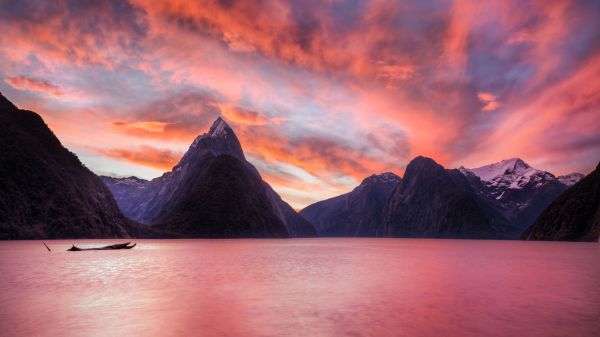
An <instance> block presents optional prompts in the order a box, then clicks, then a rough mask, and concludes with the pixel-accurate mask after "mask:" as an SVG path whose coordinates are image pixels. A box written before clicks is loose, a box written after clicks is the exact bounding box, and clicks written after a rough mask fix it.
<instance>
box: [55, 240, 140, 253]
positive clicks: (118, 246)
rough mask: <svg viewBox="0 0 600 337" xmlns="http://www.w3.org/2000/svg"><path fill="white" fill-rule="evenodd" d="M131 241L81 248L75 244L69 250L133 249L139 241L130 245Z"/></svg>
mask: <svg viewBox="0 0 600 337" xmlns="http://www.w3.org/2000/svg"><path fill="white" fill-rule="evenodd" d="M130 243H131V242H125V243H117V244H114V245H109V246H104V247H98V248H79V247H77V246H75V245H74V244H73V247H71V248H69V249H67V251H68V252H80V251H84V250H113V249H131V248H133V247H135V245H137V243H134V244H132V245H130Z"/></svg>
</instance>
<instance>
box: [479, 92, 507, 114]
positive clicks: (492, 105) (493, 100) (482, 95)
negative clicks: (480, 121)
mask: <svg viewBox="0 0 600 337" xmlns="http://www.w3.org/2000/svg"><path fill="white" fill-rule="evenodd" d="M477 97H478V98H479V100H480V101H481V102H482V103H484V104H485V105H484V106H483V108H481V111H494V110H496V109H498V108H499V107H500V105H501V104H500V102H498V97H496V95H494V94H492V93H489V92H478V93H477Z"/></svg>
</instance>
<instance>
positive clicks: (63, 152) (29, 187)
mask: <svg viewBox="0 0 600 337" xmlns="http://www.w3.org/2000/svg"><path fill="white" fill-rule="evenodd" d="M0 124H1V125H2V127H0V158H1V160H0V239H46V238H50V239H58V238H117V237H130V236H131V235H133V236H139V235H140V234H142V233H143V232H144V231H145V230H144V229H141V228H139V227H138V226H136V224H135V223H133V222H132V221H130V220H128V219H126V218H125V217H124V216H123V215H122V213H121V212H120V211H119V208H118V207H117V204H116V202H115V200H114V198H113V196H112V194H111V193H110V191H109V190H108V189H107V188H106V186H104V184H103V183H102V181H101V180H100V179H99V178H98V177H97V176H96V175H94V174H93V173H92V172H91V171H90V170H88V169H87V168H86V167H84V166H83V165H82V164H81V162H80V161H79V159H78V158H77V157H76V156H75V155H74V154H73V153H71V152H69V151H68V150H67V149H66V148H64V147H63V146H62V145H61V143H60V141H59V140H58V139H57V138H56V137H55V136H54V134H53V133H52V131H51V130H50V129H49V128H48V126H46V124H45V123H44V121H43V120H42V118H41V117H40V116H39V115H38V114H36V113H35V112H31V111H26V110H20V109H17V108H16V107H15V106H14V105H13V104H12V103H11V102H9V101H8V100H7V99H6V98H5V97H4V96H2V95H1V94H0Z"/></svg>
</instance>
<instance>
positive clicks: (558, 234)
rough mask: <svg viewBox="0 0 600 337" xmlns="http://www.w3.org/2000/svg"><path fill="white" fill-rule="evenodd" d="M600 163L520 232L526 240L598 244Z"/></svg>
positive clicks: (599, 225)
mask: <svg viewBox="0 0 600 337" xmlns="http://www.w3.org/2000/svg"><path fill="white" fill-rule="evenodd" d="M599 237H600V164H598V166H597V167H596V169H595V170H594V171H593V172H592V173H590V174H589V175H588V176H586V177H585V178H583V179H581V181H579V182H578V183H576V184H575V185H573V186H572V187H571V188H569V189H568V190H567V191H565V192H564V193H563V194H561V195H560V196H559V197H558V198H557V199H556V200H554V202H552V203H551V204H550V206H548V208H546V209H545V210H544V211H543V212H542V214H541V215H540V216H539V217H538V218H537V220H535V222H534V223H533V225H531V227H529V228H528V229H527V231H525V233H523V239H526V240H546V241H598V238H599Z"/></svg>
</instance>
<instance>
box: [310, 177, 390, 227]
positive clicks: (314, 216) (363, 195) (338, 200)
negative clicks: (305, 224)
mask: <svg viewBox="0 0 600 337" xmlns="http://www.w3.org/2000/svg"><path fill="white" fill-rule="evenodd" d="M400 181H401V178H400V177H398V176H397V175H395V174H393V173H389V172H388V173H383V174H379V175H371V176H369V177H367V178H365V179H364V180H363V181H362V182H361V184H360V185H359V186H357V187H356V188H355V189H354V190H352V191H351V192H349V193H346V194H342V195H339V196H337V197H334V198H330V199H327V200H323V201H319V202H317V203H314V204H312V205H310V206H308V207H306V208H304V209H303V210H301V211H300V215H302V216H304V217H305V218H306V219H308V220H309V221H310V222H311V223H313V224H314V225H315V227H316V228H317V231H318V233H319V236H350V237H374V236H377V232H378V230H380V228H379V227H380V224H381V220H382V215H383V210H384V208H385V206H386V205H387V202H388V199H389V197H390V195H391V194H392V192H393V191H394V189H395V188H396V186H397V185H398V184H399V183H400Z"/></svg>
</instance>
